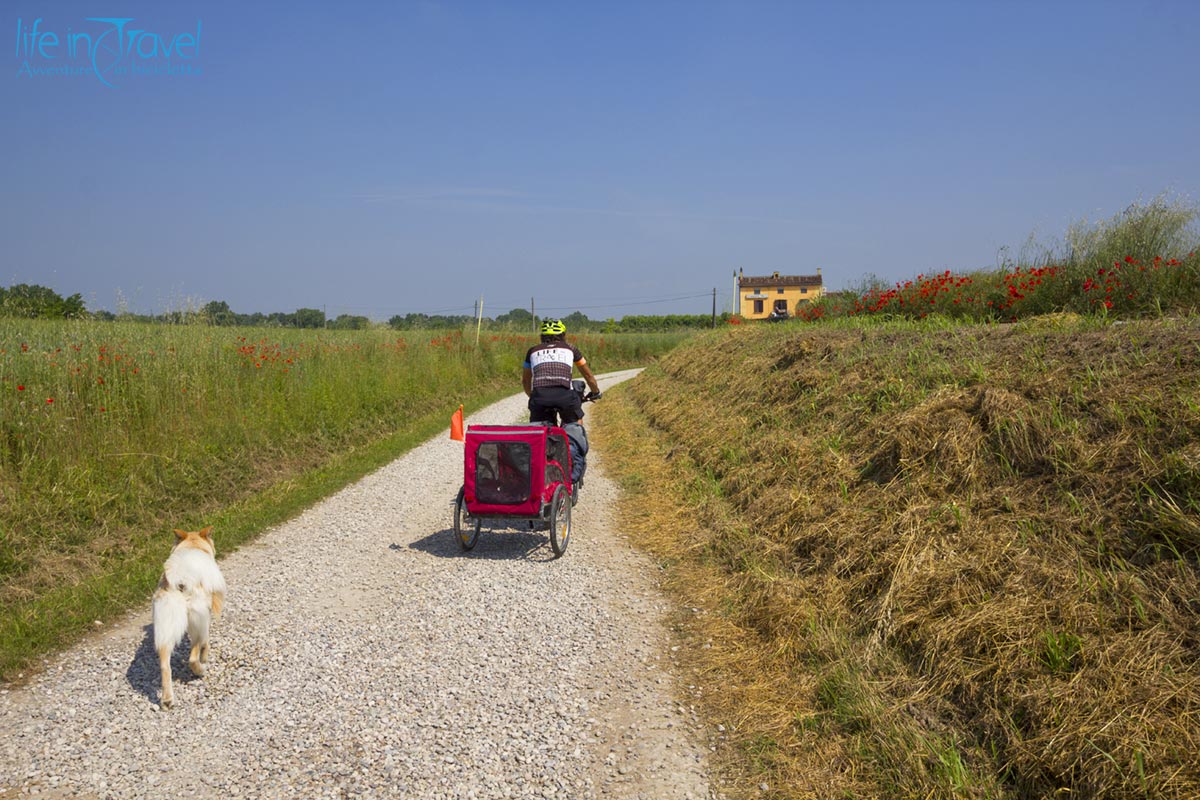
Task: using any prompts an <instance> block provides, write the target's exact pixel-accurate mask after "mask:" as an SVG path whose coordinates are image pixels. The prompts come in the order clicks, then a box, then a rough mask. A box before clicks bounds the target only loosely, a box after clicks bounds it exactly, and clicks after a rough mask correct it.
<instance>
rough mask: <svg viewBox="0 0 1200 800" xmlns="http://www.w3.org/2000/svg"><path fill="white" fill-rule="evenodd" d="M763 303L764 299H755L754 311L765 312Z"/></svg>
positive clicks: (756, 312) (757, 312)
mask: <svg viewBox="0 0 1200 800" xmlns="http://www.w3.org/2000/svg"><path fill="white" fill-rule="evenodd" d="M762 303H763V301H762V300H755V301H754V313H755V314H761V313H762V312H763V305H762Z"/></svg>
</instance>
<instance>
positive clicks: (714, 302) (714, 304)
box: [712, 286, 717, 328]
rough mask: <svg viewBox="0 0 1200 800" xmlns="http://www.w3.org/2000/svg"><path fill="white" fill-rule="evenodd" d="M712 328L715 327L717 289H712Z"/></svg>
mask: <svg viewBox="0 0 1200 800" xmlns="http://www.w3.org/2000/svg"><path fill="white" fill-rule="evenodd" d="M712 326H713V328H716V327H717V287H715V286H714V287H713V320H712Z"/></svg>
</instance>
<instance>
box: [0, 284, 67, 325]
mask: <svg viewBox="0 0 1200 800" xmlns="http://www.w3.org/2000/svg"><path fill="white" fill-rule="evenodd" d="M0 314H3V315H6V316H11V317H50V318H59V319H72V318H76V317H83V316H87V309H86V308H85V307H84V305H83V297H82V295H79V294H73V295H71V296H70V297H67V298H64V297H62V296H60V295H59V294H58V292H56V291H54V290H53V289H47V288H46V287H45V286H38V285H37V284H28V283H18V284H17V285H16V286H12V287H9V288H8V289H0Z"/></svg>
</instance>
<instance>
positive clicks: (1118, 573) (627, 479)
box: [593, 315, 1200, 798]
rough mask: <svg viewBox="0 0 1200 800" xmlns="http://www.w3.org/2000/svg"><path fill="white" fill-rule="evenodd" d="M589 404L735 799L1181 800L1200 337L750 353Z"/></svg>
mask: <svg viewBox="0 0 1200 800" xmlns="http://www.w3.org/2000/svg"><path fill="white" fill-rule="evenodd" d="M606 399H607V401H608V402H607V403H606V407H605V414H604V417H603V419H602V420H601V421H600V424H598V425H597V426H593V427H594V431H593V438H594V441H595V442H596V446H597V447H599V448H603V449H604V450H605V451H606V452H612V453H617V452H619V453H621V457H620V458H609V459H607V462H606V463H607V464H608V465H609V469H610V470H613V471H616V472H617V473H618V474H619V479H620V481H621V483H622V485H623V487H624V489H625V491H626V498H625V501H624V502H625V508H624V511H623V513H622V524H623V527H624V528H625V530H626V531H627V532H628V534H629V536H630V539H631V541H633V542H636V543H638V544H640V545H642V546H644V547H647V548H648V549H649V550H650V551H651V552H652V553H653V554H654V555H655V556H656V557H657V558H658V559H659V561H660V563H661V564H662V565H663V566H664V569H665V572H664V575H665V576H666V582H667V584H668V586H669V587H670V588H671V590H672V591H674V592H676V593H677V597H678V601H679V605H680V606H681V607H682V608H684V609H685V611H684V612H683V613H681V614H680V615H679V616H678V618H677V619H676V620H675V622H676V624H677V626H678V629H679V631H680V633H681V636H682V637H683V645H684V646H683V648H682V649H681V651H680V655H681V656H683V658H684V660H685V662H686V663H688V664H689V665H690V668H691V669H692V670H693V671H694V672H693V673H692V674H691V675H688V676H687V677H686V678H685V683H686V684H689V685H693V686H696V687H698V688H697V689H696V690H695V691H696V692H698V693H699V697H698V700H699V702H700V703H702V707H703V708H704V709H705V711H706V714H707V716H708V719H709V721H710V722H711V723H712V724H713V726H714V727H716V726H717V725H721V726H723V733H721V736H723V737H724V747H723V748H722V749H721V752H722V755H723V758H724V762H725V764H726V765H727V766H728V767H729V769H730V771H731V772H732V773H733V774H735V775H736V776H738V778H737V781H736V785H735V787H734V788H733V789H732V790H731V791H732V794H733V795H734V796H746V797H750V796H754V797H762V796H768V797H776V798H800V797H804V798H818V797H820V798H827V797H922V798H927V797H946V798H949V797H989V798H993V797H994V798H1040V797H1051V796H1055V797H1059V796H1071V797H1109V798H1126V797H1196V796H1200V761H1197V759H1196V753H1197V752H1200V638H1198V637H1197V631H1200V624H1198V623H1200V619H1198V617H1200V600H1198V598H1200V449H1198V446H1197V442H1200V320H1198V319H1196V318H1194V317H1193V318H1184V319H1173V320H1172V319H1166V320H1140V321H1127V322H1122V323H1120V324H1112V323H1110V322H1108V321H1106V320H1104V319H1101V318H1097V317H1083V318H1081V317H1074V316H1071V315H1059V316H1051V317H1042V318H1034V319H1031V320H1029V321H1028V322H1022V323H1019V324H1016V325H982V326H981V325H970V324H955V323H952V322H948V321H946V320H944V319H942V320H941V321H938V322H929V321H926V322H905V321H892V322H880V321H875V320H862V321H856V320H845V321H842V322H838V323H825V324H821V325H806V324H792V325H778V326H753V327H752V326H742V327H741V328H740V329H737V328H735V329H731V330H728V331H724V332H721V333H719V334H714V335H706V336H703V337H697V338H696V339H693V340H691V341H690V342H688V343H686V344H684V345H682V346H681V347H680V348H679V349H677V350H676V351H674V352H673V353H671V354H670V355H669V356H667V357H666V358H665V359H663V360H662V361H661V362H660V363H659V364H658V365H657V366H655V367H653V368H651V369H650V370H648V371H647V372H646V373H644V374H643V375H642V377H641V378H639V379H638V380H637V381H635V382H632V383H631V384H629V385H628V386H627V387H622V388H620V389H618V390H617V391H614V392H612V393H610V395H609V396H608V397H607V398H606ZM761 783H766V784H767V785H768V786H769V787H770V790H769V791H767V792H761V791H760V790H759V788H758V787H759V785H760V784H761Z"/></svg>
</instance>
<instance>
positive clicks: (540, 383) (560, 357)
mask: <svg viewBox="0 0 1200 800" xmlns="http://www.w3.org/2000/svg"><path fill="white" fill-rule="evenodd" d="M580 361H583V354H582V353H580V352H579V348H578V347H576V346H575V345H573V344H568V343H566V342H562V341H558V342H545V343H543V344H538V345H534V346H533V347H531V348H529V351H528V352H527V353H526V354H525V364H524V367H525V368H526V369H528V370H529V371H530V372H532V373H533V383H532V388H533V389H548V388H550V387H555V386H557V387H562V388H564V389H570V388H571V370H572V368H573V367H574V366H575V365H576V364H578V363H579V362H580Z"/></svg>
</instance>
